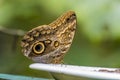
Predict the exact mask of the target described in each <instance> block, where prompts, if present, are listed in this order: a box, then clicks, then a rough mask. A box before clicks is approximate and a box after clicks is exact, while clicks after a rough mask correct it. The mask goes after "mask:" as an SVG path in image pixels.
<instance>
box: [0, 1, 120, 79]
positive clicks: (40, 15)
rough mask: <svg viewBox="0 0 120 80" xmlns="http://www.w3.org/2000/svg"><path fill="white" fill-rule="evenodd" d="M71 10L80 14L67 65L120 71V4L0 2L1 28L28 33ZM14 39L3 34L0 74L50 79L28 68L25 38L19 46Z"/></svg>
mask: <svg viewBox="0 0 120 80" xmlns="http://www.w3.org/2000/svg"><path fill="white" fill-rule="evenodd" d="M68 10H73V11H75V12H76V14H77V30H76V35H75V39H74V41H73V45H72V47H71V49H70V51H69V52H68V55H66V57H65V63H67V64H76V65H86V66H104V67H120V63H119V62H120V59H119V56H120V22H119V21H120V1H119V0H76V1H73V0H60V1H56V0H50V1H48V0H0V25H1V26H3V27H7V28H11V29H12V28H14V29H23V30H26V31H28V30H30V29H32V28H34V27H37V26H39V25H43V24H49V23H50V22H52V21H54V20H55V19H56V18H57V17H59V15H61V14H62V13H64V12H66V11H68ZM14 39H15V38H14V36H12V35H7V34H4V33H0V44H1V45H0V51H1V53H0V59H1V60H0V72H4V73H16V74H23V75H30V76H31V75H34V76H41V77H46V75H47V74H46V73H45V72H44V73H43V72H37V71H35V72H34V70H30V69H29V68H28V65H29V64H30V63H32V61H30V60H28V59H26V58H25V57H24V56H23V55H22V53H21V51H20V50H21V49H20V40H21V37H20V38H18V39H17V42H16V43H15V42H14ZM13 45H15V46H13ZM16 47H17V48H16ZM13 70H14V71H13ZM39 74H40V75H39Z"/></svg>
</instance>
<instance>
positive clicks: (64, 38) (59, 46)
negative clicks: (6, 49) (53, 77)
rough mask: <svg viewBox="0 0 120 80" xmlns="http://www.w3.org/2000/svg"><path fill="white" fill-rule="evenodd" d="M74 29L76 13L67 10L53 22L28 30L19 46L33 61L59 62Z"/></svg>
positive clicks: (67, 47)
mask: <svg viewBox="0 0 120 80" xmlns="http://www.w3.org/2000/svg"><path fill="white" fill-rule="evenodd" d="M75 29H76V14H75V12H73V11H68V12H66V13H65V14H63V15H62V16H60V17H59V18H58V19H57V20H55V21H54V22H52V23H50V24H48V25H41V26H38V27H36V28H33V29H32V30H30V31H28V32H27V33H26V34H25V35H24V37H23V39H22V41H21V47H22V52H23V53H24V55H25V56H26V57H28V58H30V59H32V60H33V61H34V62H38V63H46V64H49V63H53V64H59V63H61V62H62V61H63V57H64V55H65V54H66V52H67V51H68V50H69V48H70V46H71V43H72V40H73V37H74V34H75Z"/></svg>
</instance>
